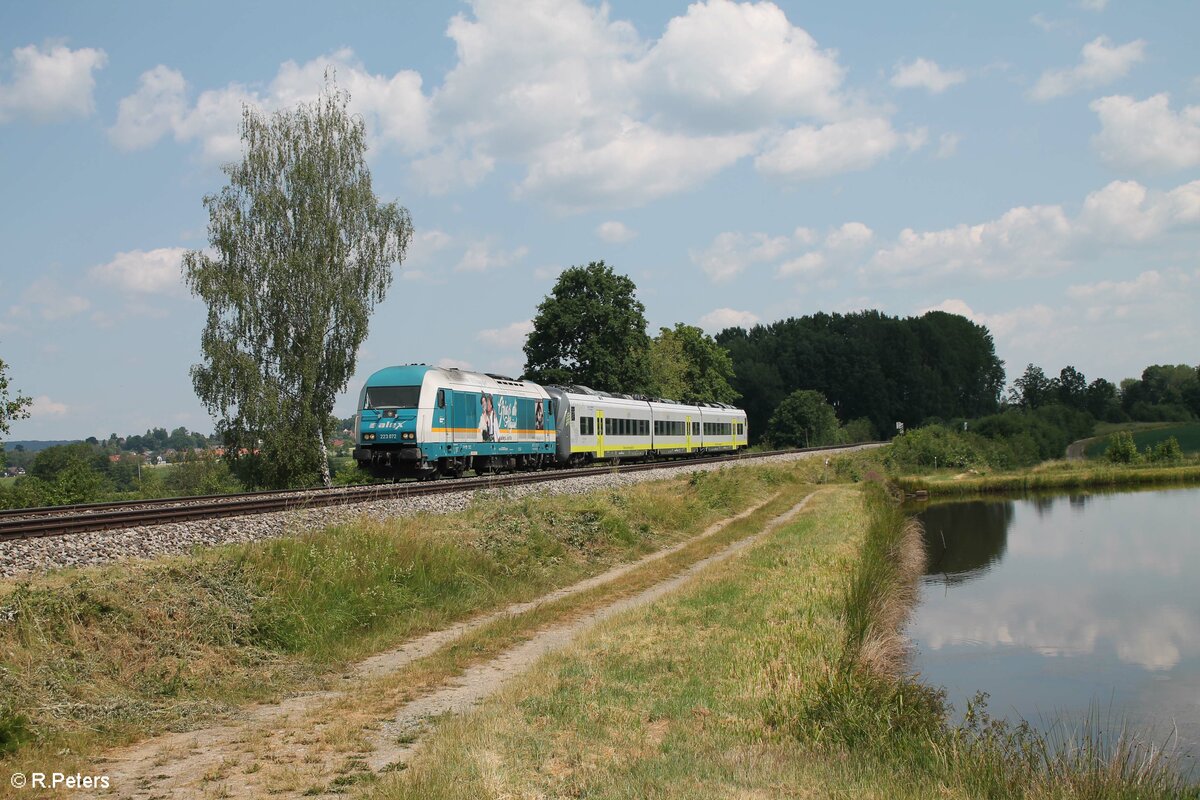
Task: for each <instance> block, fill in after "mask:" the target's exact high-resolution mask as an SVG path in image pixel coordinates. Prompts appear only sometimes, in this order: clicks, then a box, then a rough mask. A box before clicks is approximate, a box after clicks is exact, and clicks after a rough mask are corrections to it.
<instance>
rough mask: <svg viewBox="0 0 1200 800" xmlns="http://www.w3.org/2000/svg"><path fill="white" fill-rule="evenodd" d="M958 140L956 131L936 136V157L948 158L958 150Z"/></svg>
mask: <svg viewBox="0 0 1200 800" xmlns="http://www.w3.org/2000/svg"><path fill="white" fill-rule="evenodd" d="M959 141H960V138H959V135H958V134H957V133H943V134H942V135H941V136H939V137H938V149H937V153H935V155H936V156H937V157H938V158H950V157H951V156H952V155H954V154H955V153H957V152H958V143H959Z"/></svg>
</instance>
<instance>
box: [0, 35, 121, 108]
mask: <svg viewBox="0 0 1200 800" xmlns="http://www.w3.org/2000/svg"><path fill="white" fill-rule="evenodd" d="M12 60H13V67H12V79H11V80H8V81H5V82H3V83H0V124H3V123H5V122H11V121H12V120H15V119H29V120H32V121H33V122H51V121H54V120H59V119H64V118H67V117H86V116H89V115H90V114H91V113H92V112H93V111H94V110H95V107H96V105H95V100H94V99H93V98H92V91H93V90H94V89H95V88H96V79H95V77H94V76H93V75H92V73H93V72H95V71H96V70H98V69H100V68H102V67H103V66H104V65H105V63H106V62H107V61H108V56H107V55H106V54H105V52H104V51H103V50H96V49H93V48H90V47H84V48H80V49H79V50H72V49H70V48H69V47H66V46H64V45H61V44H59V45H46V46H44V47H38V46H37V45H28V46H27V47H18V48H16V49H14V50H13V51H12Z"/></svg>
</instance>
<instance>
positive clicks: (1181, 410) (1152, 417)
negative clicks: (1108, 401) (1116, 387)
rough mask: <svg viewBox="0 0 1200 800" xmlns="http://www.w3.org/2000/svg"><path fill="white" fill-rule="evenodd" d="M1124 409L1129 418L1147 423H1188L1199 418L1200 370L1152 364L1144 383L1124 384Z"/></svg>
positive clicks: (1125, 381) (1122, 393) (1184, 365)
mask: <svg viewBox="0 0 1200 800" xmlns="http://www.w3.org/2000/svg"><path fill="white" fill-rule="evenodd" d="M1121 406H1122V408H1123V409H1124V410H1125V412H1126V413H1127V414H1128V415H1129V417H1130V418H1132V419H1135V420H1138V421H1146V422H1156V421H1161V422H1188V421H1190V420H1192V419H1195V418H1197V417H1200V368H1194V367H1191V366H1189V365H1187V364H1153V365H1151V366H1148V367H1146V368H1145V369H1144V370H1142V376H1141V379H1140V380H1139V379H1133V378H1130V379H1127V380H1124V381H1122V382H1121Z"/></svg>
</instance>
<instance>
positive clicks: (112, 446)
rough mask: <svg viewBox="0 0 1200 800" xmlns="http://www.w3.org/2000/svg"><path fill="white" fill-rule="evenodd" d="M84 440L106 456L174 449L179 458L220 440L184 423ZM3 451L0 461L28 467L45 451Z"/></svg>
mask: <svg viewBox="0 0 1200 800" xmlns="http://www.w3.org/2000/svg"><path fill="white" fill-rule="evenodd" d="M84 443H85V444H87V445H90V446H91V447H92V448H93V449H94V450H95V451H96V452H97V453H98V454H102V455H106V456H111V455H122V454H125V453H131V454H143V455H159V454H163V453H166V452H167V451H173V452H174V453H175V454H176V455H177V457H178V458H182V454H183V453H185V452H190V451H192V450H195V449H197V448H200V449H204V448H208V447H212V446H214V445H215V444H217V440H216V439H214V438H213V437H211V436H206V435H205V434H203V433H199V432H197V431H189V430H188V429H187V428H185V427H182V426H180V427H178V428H176V429H175V430H173V431H170V432H168V431H167V429H166V428H147V429H146V432H145V433H134V434H130V435H129V436H117V434H115V433H113V434H110V435H109V437H108V438H107V439H98V438H97V437H95V436H89V437H88V438H87V439H85V440H84ZM67 444H70V443H69V442H68V443H67ZM47 449H50V448H47ZM2 452H3V456H0V459H2V460H0V464H2V465H7V466H9V467H23V468H26V469H28V467H29V465H30V464H31V463H33V461H34V459H35V458H36V457H37V455H38V453H40V452H42V451H37V452H30V451H27V450H26V449H25V448H24V447H23V446H21V445H19V444H18V445H15V446H13V447H10V448H3V451H2Z"/></svg>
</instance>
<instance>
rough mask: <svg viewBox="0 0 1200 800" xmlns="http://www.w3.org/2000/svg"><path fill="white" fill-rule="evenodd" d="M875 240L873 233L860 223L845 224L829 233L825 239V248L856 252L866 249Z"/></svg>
mask: <svg viewBox="0 0 1200 800" xmlns="http://www.w3.org/2000/svg"><path fill="white" fill-rule="evenodd" d="M874 238H875V232H874V231H872V230H871V229H870V228H868V227H867V226H866V225H864V224H863V223H861V222H847V223H845V224H844V225H842V226H841V227H840V228H838V229H836V230H833V231H830V233H829V235H828V236H826V237H825V246H826V247H827V248H829V249H830V250H857V249H859V248H861V247H866V246H867V245H868V244H870V243H871V240H872V239H874Z"/></svg>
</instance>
